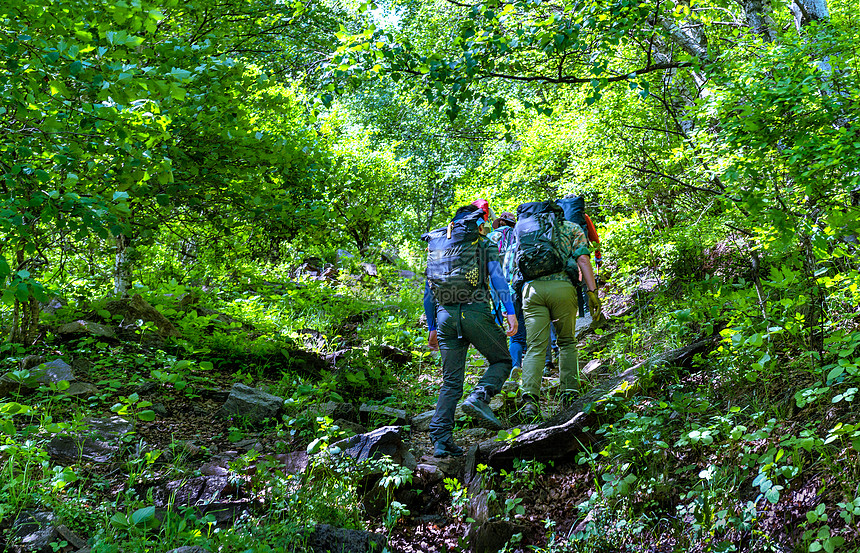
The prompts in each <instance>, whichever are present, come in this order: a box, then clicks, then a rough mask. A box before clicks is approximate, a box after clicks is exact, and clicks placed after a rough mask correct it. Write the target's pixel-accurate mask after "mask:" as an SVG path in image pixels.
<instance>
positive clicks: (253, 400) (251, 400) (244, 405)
mask: <svg viewBox="0 0 860 553" xmlns="http://www.w3.org/2000/svg"><path fill="white" fill-rule="evenodd" d="M283 407H284V399H283V398H281V397H278V396H274V395H272V394H269V393H266V392H264V391H262V390H258V389H256V388H251V387H250V386H246V385H244V384H240V383H236V384H233V388H231V389H230V396H229V397H228V398H227V401H226V402H225V403H224V405H223V406H222V407H221V409H220V410H219V411H218V413H219V415H220V416H221V417H224V418H230V417H243V418H244V419H245V420H246V421H247V422H248V423H250V424H259V423H261V422H263V420H265V419H275V418H276V417H277V416H278V413H280V411H281V409H282V408H283Z"/></svg>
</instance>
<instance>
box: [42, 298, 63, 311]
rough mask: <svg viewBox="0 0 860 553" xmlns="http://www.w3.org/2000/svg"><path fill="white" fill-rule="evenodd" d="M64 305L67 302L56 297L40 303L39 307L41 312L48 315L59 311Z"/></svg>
mask: <svg viewBox="0 0 860 553" xmlns="http://www.w3.org/2000/svg"><path fill="white" fill-rule="evenodd" d="M66 305H68V302H67V301H66V300H65V299H63V298H60V297H56V298H52V299H51V301H49V302H48V303H42V304H40V307H41V309H42V313H47V314H48V315H55V314H56V313H57V311H59V310H60V309H62V308H63V307H65V306H66Z"/></svg>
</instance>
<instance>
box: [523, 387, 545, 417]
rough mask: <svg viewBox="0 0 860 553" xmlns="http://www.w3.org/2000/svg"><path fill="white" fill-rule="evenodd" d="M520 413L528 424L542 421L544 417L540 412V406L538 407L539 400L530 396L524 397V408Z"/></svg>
mask: <svg viewBox="0 0 860 553" xmlns="http://www.w3.org/2000/svg"><path fill="white" fill-rule="evenodd" d="M520 413H521V414H522V417H523V419H525V420H526V421H528V422H531V421H534V420H540V419H541V418H542V415H541V412H540V405H538V398H536V397H535V396H533V395H530V394H526V395H524V396H523V408H522V411H520Z"/></svg>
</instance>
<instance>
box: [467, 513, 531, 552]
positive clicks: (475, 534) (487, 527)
mask: <svg viewBox="0 0 860 553" xmlns="http://www.w3.org/2000/svg"><path fill="white" fill-rule="evenodd" d="M525 530H526V527H525V526H523V525H522V524H517V523H514V522H511V521H508V520H493V521H490V522H485V523H483V524H480V525H477V524H473V525H472V526H471V527H470V528H469V533H468V537H469V542H470V543H471V545H472V551H474V552H475V553H496V552H498V551H503V550H507V549H506V547H505V544H507V543H508V542H509V541H510V539H511V538H512V537H513V536H514V534H520V533H523V532H524V531H525Z"/></svg>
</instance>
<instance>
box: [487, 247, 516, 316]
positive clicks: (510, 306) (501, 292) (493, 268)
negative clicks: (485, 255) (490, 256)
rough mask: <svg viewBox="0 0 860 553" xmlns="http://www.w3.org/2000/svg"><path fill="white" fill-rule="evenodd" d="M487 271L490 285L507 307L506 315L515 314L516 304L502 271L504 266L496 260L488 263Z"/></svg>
mask: <svg viewBox="0 0 860 553" xmlns="http://www.w3.org/2000/svg"><path fill="white" fill-rule="evenodd" d="M487 271H488V272H489V274H490V285H491V286H492V287H493V290H495V291H496V294H498V296H499V301H501V302H502V305H503V306H504V307H505V313H509V314H510V313H513V312H514V302H513V301H512V300H511V289H510V287H509V286H508V281H507V279H506V278H505V273H504V272H503V271H502V264H501V263H499V262H498V261H496V260H493V261H490V262H488V263H487Z"/></svg>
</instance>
